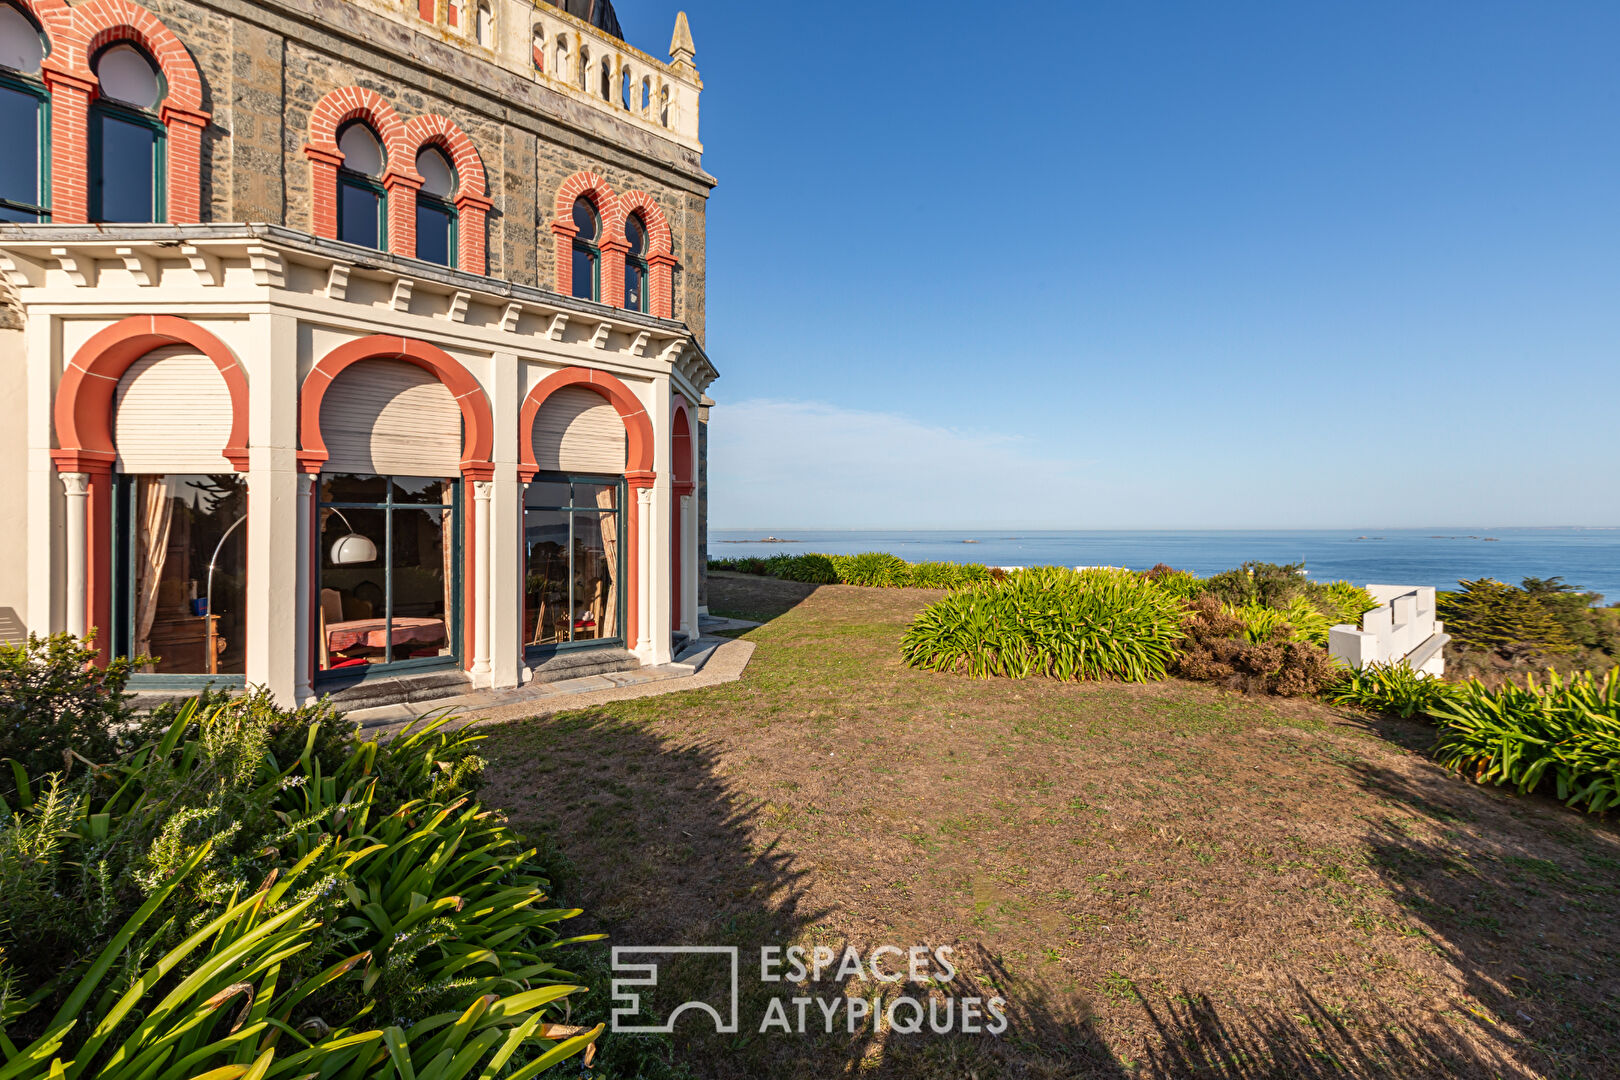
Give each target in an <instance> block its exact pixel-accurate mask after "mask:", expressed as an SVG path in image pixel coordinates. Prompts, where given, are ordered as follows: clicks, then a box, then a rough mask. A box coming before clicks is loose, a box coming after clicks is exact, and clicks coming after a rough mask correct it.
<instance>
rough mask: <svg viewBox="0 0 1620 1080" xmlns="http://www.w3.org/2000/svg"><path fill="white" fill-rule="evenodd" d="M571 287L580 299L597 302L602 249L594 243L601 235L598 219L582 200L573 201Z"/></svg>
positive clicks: (600, 221) (588, 201) (586, 201)
mask: <svg viewBox="0 0 1620 1080" xmlns="http://www.w3.org/2000/svg"><path fill="white" fill-rule="evenodd" d="M574 228H575V229H577V230H579V231H578V232H576V233H575V234H574V288H573V293H574V295H575V296H577V297H579V298H580V299H581V300H598V299H601V296H602V249H601V248H599V247H597V246H596V245H597V242H598V241H599V240H600V239H601V236H602V218H601V216H600V215H599V214H597V212H596V207H595V206H594V205H592V204H591V201H590V200H589V199H586V198H583V197H581V198H578V199H575V200H574Z"/></svg>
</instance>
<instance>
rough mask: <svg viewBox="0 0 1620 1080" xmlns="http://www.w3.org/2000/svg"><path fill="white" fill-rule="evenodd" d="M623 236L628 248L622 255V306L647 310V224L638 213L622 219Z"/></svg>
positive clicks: (632, 309) (636, 309)
mask: <svg viewBox="0 0 1620 1080" xmlns="http://www.w3.org/2000/svg"><path fill="white" fill-rule="evenodd" d="M624 238H625V239H626V240H627V241H629V243H630V250H629V251H627V252H626V253H625V256H624V306H625V307H627V308H629V309H630V310H631V311H643V312H644V311H646V310H647V302H648V301H647V224H646V222H644V221H642V220H641V215H640V214H631V215H630V216H629V217H628V218H626V219H625V221H624Z"/></svg>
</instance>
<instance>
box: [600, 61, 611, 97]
mask: <svg viewBox="0 0 1620 1080" xmlns="http://www.w3.org/2000/svg"><path fill="white" fill-rule="evenodd" d="M602 100H603V101H612V100H613V61H611V60H609V59H608V58H607V57H603V58H602Z"/></svg>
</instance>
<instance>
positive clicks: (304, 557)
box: [293, 472, 319, 704]
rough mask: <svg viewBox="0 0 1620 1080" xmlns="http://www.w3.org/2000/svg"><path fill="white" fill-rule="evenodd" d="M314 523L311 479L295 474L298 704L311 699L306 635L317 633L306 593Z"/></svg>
mask: <svg viewBox="0 0 1620 1080" xmlns="http://www.w3.org/2000/svg"><path fill="white" fill-rule="evenodd" d="M314 522H315V477H314V476H313V475H311V474H310V473H305V472H301V473H299V474H298V521H297V538H296V543H297V545H298V555H297V563H296V567H297V569H296V570H295V571H294V574H293V577H294V580H295V585H294V592H295V593H296V596H294V598H293V606H294V616H293V617H294V618H295V619H296V620H297V625H298V626H299V627H302V629H301V630H297V631H295V632H294V635H293V641H294V645H295V649H296V652H297V655H296V656H295V657H294V658H293V665H294V667H293V697H294V698H295V699H296V700H297V702H298V703H299V704H302V703H304V702H306V701H310V700H312V699H313V698H314V697H315V672H314V671H312V670H311V667H312V666H313V665H312V664H311V662H310V651H311V650H310V648H309V646H310V645H311V644H314V643H312V642H310V640H309V637H308V635H311V634H316V633H319V630H318V629H316V627H315V613H314V612H313V611H312V610H310V603H309V601H310V590H311V588H313V586H314V583H315V558H316V555H315V547H314V546H312V545H311V544H310V540H309V538H310V537H311V536H312V535H314V534H313V532H312V530H313V528H314Z"/></svg>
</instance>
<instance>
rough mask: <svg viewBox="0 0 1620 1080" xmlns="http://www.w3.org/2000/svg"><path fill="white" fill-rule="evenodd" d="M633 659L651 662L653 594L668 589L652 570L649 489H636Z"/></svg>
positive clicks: (651, 513)
mask: <svg viewBox="0 0 1620 1080" xmlns="http://www.w3.org/2000/svg"><path fill="white" fill-rule="evenodd" d="M635 492H636V584H637V586H638V587H637V589H636V655H637V656H639V657H640V658H641V662H642V663H644V664H648V663H652V662H653V624H652V622H653V612H654V611H656V610H657V606H656V605H654V604H653V602H652V598H653V590H654V589H657V588H660V587H662V588H668V587H669V583H668V582H666V581H663V580H662V579H661V578H659V577H658V576H657V575H656V574H654V573H653V571H654V569H655V568H656V567H657V566H658V560H657V559H656V558H655V557H654V554H653V537H654V536H656V535H658V534H657V530H655V529H654V528H653V489H652V488H650V487H644V488H636V489H635Z"/></svg>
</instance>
